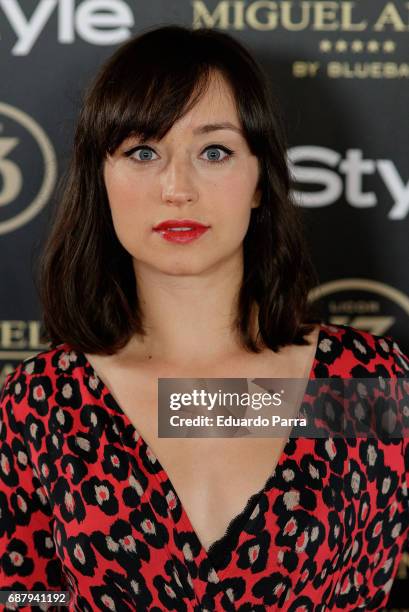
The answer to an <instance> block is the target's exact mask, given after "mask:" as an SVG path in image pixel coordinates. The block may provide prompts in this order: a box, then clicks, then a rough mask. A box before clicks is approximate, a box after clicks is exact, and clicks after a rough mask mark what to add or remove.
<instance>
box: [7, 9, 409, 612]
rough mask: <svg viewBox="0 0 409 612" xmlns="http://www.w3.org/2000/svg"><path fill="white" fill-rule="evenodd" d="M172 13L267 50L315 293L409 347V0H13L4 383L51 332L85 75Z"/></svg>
mask: <svg viewBox="0 0 409 612" xmlns="http://www.w3.org/2000/svg"><path fill="white" fill-rule="evenodd" d="M170 23H174V24H175V23H176V24H182V25H189V26H194V27H195V28H201V27H211V28H217V29H220V30H223V31H226V32H228V33H230V34H231V35H233V36H234V37H236V38H237V39H238V40H240V41H242V42H243V43H244V44H246V45H247V46H248V47H249V48H250V49H251V50H252V51H253V53H254V54H255V56H256V57H257V58H258V60H259V61H260V63H261V64H262V66H263V67H264V68H265V70H266V71H267V73H268V74H269V75H270V77H271V84H272V88H273V91H274V92H275V94H276V96H277V97H278V99H279V101H280V102H281V105H282V107H283V109H284V114H285V117H286V126H287V133H288V139H289V150H288V160H289V164H290V167H291V170H292V174H293V177H294V195H295V197H296V199H297V202H298V203H299V204H300V206H301V207H302V209H303V214H304V217H305V223H306V228H307V234H308V240H309V243H310V245H311V249H312V253H313V257H314V261H315V264H316V267H317V270H318V273H319V278H320V284H319V286H318V287H316V289H315V290H314V291H313V292H312V294H311V296H310V297H311V300H313V301H317V302H319V305H320V308H321V312H322V316H323V318H324V319H325V320H327V321H329V322H333V323H337V324H349V325H353V326H355V327H358V328H361V329H365V330H368V331H371V332H372V333H375V334H386V335H391V336H393V337H394V338H395V339H396V340H397V341H398V342H399V343H400V345H401V347H402V349H403V350H405V351H406V352H408V351H409V271H408V264H409V180H408V179H409V168H408V148H409V127H408V124H409V114H408V108H409V43H408V39H409V2H407V1H403V0H399V1H395V2H386V1H385V0H357V1H355V2H352V1H343V0H338V1H320V0H310V1H280V0H275V1H272V0H254V1H252V0H219V1H217V0H173V1H172V2H171V1H169V0H150V1H149V2H145V1H144V0H0V66H1V70H0V75H1V82H0V91H1V93H0V273H1V285H0V287H1V288H0V292H1V294H0V295H1V300H0V384H1V382H2V380H3V379H4V376H5V375H6V374H7V373H8V372H10V371H11V370H12V369H14V367H15V365H16V364H17V363H18V362H19V361H21V360H22V359H24V358H26V357H28V356H30V355H32V354H34V353H36V352H38V351H40V350H43V349H44V348H46V347H45V346H44V345H42V344H41V342H40V307H39V303H38V299H37V295H36V290H35V287H34V283H33V268H34V265H35V262H36V258H37V257H38V254H39V252H40V250H41V245H42V243H43V240H44V235H45V229H46V224H47V220H48V216H49V213H50V210H51V206H52V204H53V194H54V192H55V187H56V184H57V182H58V179H59V178H60V177H61V175H62V173H63V172H64V170H65V168H66V166H67V162H68V157H69V154H70V148H71V144H72V136H73V128H74V124H75V118H76V115H77V112H78V110H79V106H80V102H81V96H82V93H83V90H84V88H85V86H86V84H87V83H88V82H89V80H90V79H91V78H92V77H93V75H94V74H95V72H96V70H97V68H98V67H99V65H100V64H101V63H102V61H103V60H104V59H105V58H106V57H107V56H109V55H110V54H111V53H112V52H113V50H114V49H115V48H116V47H117V46H118V45H119V44H121V43H122V42H124V41H125V40H127V39H128V38H129V37H131V36H132V35H134V34H137V33H138V32H139V31H141V30H143V29H144V28H147V27H150V26H159V25H165V24H170ZM164 53H166V50H165V49H164ZM408 568H409V551H408V553H407V554H405V556H404V559H403V561H402V563H401V566H400V568H399V573H398V578H397V580H396V582H395V584H394V586H393V589H392V592H391V598H390V602H389V609H393V608H395V609H404V608H405V607H406V608H408V607H409V598H408V595H407V593H408V586H409V576H408V574H407V572H408Z"/></svg>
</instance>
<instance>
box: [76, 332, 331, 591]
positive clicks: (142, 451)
mask: <svg viewBox="0 0 409 612" xmlns="http://www.w3.org/2000/svg"><path fill="white" fill-rule="evenodd" d="M318 325H319V329H318V334H317V341H316V347H315V352H314V357H313V359H312V364H311V368H310V370H309V373H308V377H305V378H306V380H307V385H306V388H305V391H304V394H303V398H302V401H301V404H300V406H301V405H302V404H303V403H304V400H305V397H306V396H307V395H308V393H307V390H308V386H309V383H310V381H311V379H312V376H313V373H314V369H315V366H316V363H317V360H318V350H319V346H320V343H321V339H322V335H323V325H322V324H321V323H319V324H318ZM66 346H68V347H69V344H67V345H66ZM71 350H72V349H71ZM75 352H76V353H77V355H80V356H81V357H82V359H83V360H84V369H85V370H87V369H88V370H89V371H90V372H91V374H92V375H93V376H94V377H96V379H97V380H98V381H99V384H100V387H101V397H102V400H103V402H104V405H105V406H106V407H107V408H108V409H109V410H111V411H112V407H113V408H114V411H115V413H116V414H118V415H119V416H120V417H121V419H122V421H123V423H124V429H125V430H126V429H128V430H129V431H132V432H133V436H134V439H135V440H137V441H138V444H139V446H138V452H139V455H140V456H142V455H145V456H148V457H153V458H154V460H155V463H156V469H155V473H154V474H153V475H154V477H155V478H156V479H157V480H158V482H159V484H160V485H161V486H162V485H163V482H166V483H167V486H168V488H169V491H170V492H171V493H172V495H173V496H174V501H175V503H176V505H177V506H178V507H179V509H180V518H179V521H177V522H176V521H175V520H174V518H173V516H172V513H169V516H171V518H172V521H173V523H174V526H175V529H176V530H179V526H178V523H180V522H182V523H183V524H184V526H185V531H188V532H189V533H190V535H191V537H192V538H193V539H194V541H195V544H196V546H195V548H197V549H198V550H200V554H199V558H201V557H203V558H204V559H206V561H207V563H208V566H209V569H210V570H211V571H212V573H213V579H214V580H216V581H218V580H219V573H220V570H217V569H216V568H215V567H214V566H213V563H212V560H211V555H209V552H210V551H211V549H212V547H213V545H216V544H217V543H218V542H220V541H221V540H222V539H223V538H224V537H225V536H226V535H227V534H228V530H229V528H230V526H231V524H232V523H233V522H234V520H235V519H236V518H238V517H239V516H241V515H242V514H243V513H244V512H245V511H246V508H247V507H248V504H249V503H250V500H251V499H252V498H254V496H260V495H262V494H263V493H265V492H266V491H267V488H268V485H269V482H270V481H271V479H272V478H273V476H274V475H275V473H276V470H277V468H278V467H280V465H281V464H282V463H283V461H284V460H285V459H286V457H287V456H288V452H287V449H288V447H289V446H290V445H291V432H292V430H293V429H294V428H292V430H291V432H290V434H289V437H288V440H287V442H286V443H285V444H284V446H283V449H282V451H281V455H280V457H279V458H278V460H277V462H276V465H275V467H274V469H273V470H272V472H271V474H270V475H269V476H268V478H267V480H266V481H265V484H264V486H263V487H262V488H261V489H259V490H258V491H256V492H255V493H254V494H252V495H251V496H250V497H249V498H248V500H247V503H246V505H245V508H243V510H241V511H240V512H239V513H238V514H236V515H235V516H234V517H233V518H232V519H231V520H230V522H229V524H228V526H227V529H226V531H225V533H224V535H223V536H221V537H220V538H218V539H217V540H215V541H214V542H212V544H211V545H210V546H209V548H208V549H207V550H206V548H205V546H204V545H203V544H202V542H201V540H200V538H199V536H198V535H197V533H196V530H195V529H194V528H193V524H192V522H191V520H190V518H189V515H188V513H187V511H186V510H185V508H184V506H183V504H182V502H181V499H180V497H179V495H178V493H177V491H176V489H175V487H174V486H173V483H172V481H171V479H170V477H169V475H168V473H167V472H166V470H165V468H164V467H163V466H162V464H161V463H160V461H159V459H158V458H157V456H156V454H155V453H154V452H153V450H152V448H151V447H150V446H149V444H148V443H147V442H146V441H145V439H144V438H143V436H142V435H141V434H140V432H139V431H138V429H137V427H135V425H134V424H133V423H132V421H131V419H130V418H129V417H128V415H127V414H126V412H125V411H124V410H122V408H121V406H120V405H119V403H118V402H117V401H116V399H115V397H114V395H113V394H112V393H111V391H110V389H109V388H108V387H107V385H106V384H105V382H104V381H103V379H102V378H101V377H100V376H99V374H98V373H97V372H96V370H95V369H94V366H93V365H92V364H91V363H90V362H89V360H88V358H87V357H86V355H85V353H83V352H81V351H75ZM107 396H109V403H110V404H111V405H109V404H107V403H106V401H105V398H106V397H107ZM159 473H160V474H162V478H163V480H160V479H159V477H158V474H159ZM250 518H251V517H248V518H247V520H246V521H245V522H244V524H243V525H241V529H240V533H242V531H243V530H244V529H245V527H246V525H247V524H248V521H249V520H250ZM239 535H240V534H239ZM230 552H231V553H232V552H233V550H231V551H230Z"/></svg>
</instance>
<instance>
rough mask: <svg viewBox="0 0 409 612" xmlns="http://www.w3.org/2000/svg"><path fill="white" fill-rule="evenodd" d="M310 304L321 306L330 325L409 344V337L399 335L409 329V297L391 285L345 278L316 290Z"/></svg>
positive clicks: (365, 279) (311, 293)
mask: <svg viewBox="0 0 409 612" xmlns="http://www.w3.org/2000/svg"><path fill="white" fill-rule="evenodd" d="M309 300H310V301H311V302H318V303H319V306H320V309H321V312H322V314H323V316H324V318H325V319H326V320H327V321H329V322H330V323H333V324H335V325H351V326H352V327H357V328H358V329H362V330H364V331H369V332H370V333H372V334H376V335H390V336H392V337H393V336H396V337H399V338H401V339H402V342H404V341H405V340H406V341H407V342H409V337H406V338H404V337H403V336H402V331H401V332H400V333H399V331H398V327H399V328H400V330H402V329H403V330H407V329H409V296H408V295H406V294H405V293H403V292H402V291H399V290H398V289H396V288H395V287H392V286H391V285H387V284H386V283H381V282H379V281H373V280H370V279H367V278H343V279H339V280H334V281H330V282H328V283H324V284H322V285H319V286H318V287H315V288H314V289H313V290H312V291H311V292H310V295H309ZM404 333H405V332H404Z"/></svg>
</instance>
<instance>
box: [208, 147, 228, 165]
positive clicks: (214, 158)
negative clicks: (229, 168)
mask: <svg viewBox="0 0 409 612" xmlns="http://www.w3.org/2000/svg"><path fill="white" fill-rule="evenodd" d="M209 151H210V152H211V157H210V158H208V159H206V160H205V161H207V162H209V163H219V164H221V163H223V162H225V161H227V160H228V159H230V158H231V157H232V156H233V151H232V150H231V149H228V148H227V147H222V146H221V145H209V146H208V147H206V149H205V153H208V152H209ZM218 151H223V152H224V153H226V155H225V157H223V158H222V159H220V153H219V152H218Z"/></svg>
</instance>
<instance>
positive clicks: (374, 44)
mask: <svg viewBox="0 0 409 612" xmlns="http://www.w3.org/2000/svg"><path fill="white" fill-rule="evenodd" d="M366 48H367V49H368V51H369V53H376V52H377V51H379V43H378V41H377V40H370V41H369V42H368V44H367V46H366Z"/></svg>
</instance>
